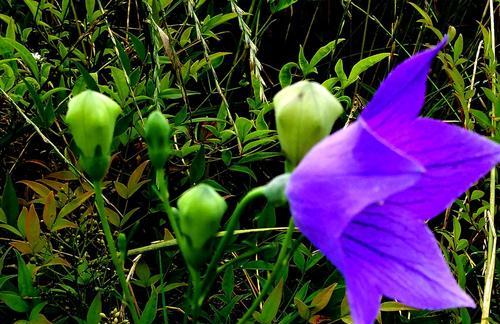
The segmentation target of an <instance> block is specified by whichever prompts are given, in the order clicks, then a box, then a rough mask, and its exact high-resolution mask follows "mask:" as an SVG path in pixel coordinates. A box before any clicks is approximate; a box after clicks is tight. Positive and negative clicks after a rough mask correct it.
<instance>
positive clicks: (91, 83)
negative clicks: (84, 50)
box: [75, 61, 99, 91]
mask: <svg viewBox="0 0 500 324" xmlns="http://www.w3.org/2000/svg"><path fill="white" fill-rule="evenodd" d="M75 65H76V67H77V68H78V71H80V74H81V75H82V77H83V80H84V81H85V84H86V85H87V88H88V89H89V90H94V91H99V87H98V86H97V83H96V81H95V80H94V78H93V77H92V76H91V75H90V73H89V72H88V71H87V70H86V69H85V68H84V67H83V65H81V64H80V63H78V62H76V61H75Z"/></svg>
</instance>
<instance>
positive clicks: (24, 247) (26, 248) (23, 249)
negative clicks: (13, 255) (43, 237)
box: [9, 241, 33, 255]
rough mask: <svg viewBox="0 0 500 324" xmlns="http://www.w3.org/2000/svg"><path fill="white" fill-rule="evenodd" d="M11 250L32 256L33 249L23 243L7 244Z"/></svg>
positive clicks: (26, 243)
mask: <svg viewBox="0 0 500 324" xmlns="http://www.w3.org/2000/svg"><path fill="white" fill-rule="evenodd" d="M9 244H10V245H11V246H12V247H13V248H15V249H16V250H18V251H19V252H21V253H22V254H23V255H24V254H32V253H33V249H32V247H31V245H30V244H29V243H28V242H24V241H12V242H10V243H9Z"/></svg>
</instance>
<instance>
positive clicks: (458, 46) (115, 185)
mask: <svg viewBox="0 0 500 324" xmlns="http://www.w3.org/2000/svg"><path fill="white" fill-rule="evenodd" d="M357 2H358V1H347V2H341V1H339V3H338V4H335V5H334V6H335V8H330V7H329V6H330V5H332V4H331V3H329V2H326V1H323V2H322V1H318V2H309V1H297V0H273V1H269V2H266V1H251V3H244V2H237V1H235V0H230V1H227V2H221V3H219V2H217V1H206V0H199V1H196V2H195V1H192V0H185V1H182V0H143V1H105V0H86V1H68V0H60V1H45V0H23V1H13V0H0V7H1V8H2V12H1V13H0V70H1V72H0V98H1V99H0V106H1V109H0V125H1V129H0V156H1V157H0V159H1V161H0V165H1V166H2V171H3V172H1V173H2V175H1V176H0V180H1V181H0V183H1V184H2V199H1V209H0V240H1V241H0V242H2V243H1V244H0V318H2V319H5V321H7V322H14V321H16V320H18V322H19V323H49V322H54V323H66V322H70V321H75V322H79V323H98V322H100V321H101V322H114V320H115V319H116V321H125V316H124V308H123V305H122V304H121V299H120V297H119V296H118V294H117V290H118V280H117V278H116V275H115V274H114V272H113V271H112V270H111V269H113V267H112V265H111V260H110V257H109V255H107V254H106V253H105V252H104V251H106V248H105V244H104V239H103V234H102V231H101V230H100V224H99V222H98V221H97V217H96V211H95V207H94V206H93V204H92V201H93V195H94V190H93V188H92V186H91V185H90V184H89V183H88V181H87V180H86V179H85V177H84V176H83V175H82V174H81V173H80V172H79V171H78V166H77V159H76V157H75V156H76V154H75V153H76V147H75V145H74V144H73V143H72V142H71V140H70V137H69V136H68V134H67V130H66V127H65V124H64V120H63V116H64V113H65V111H66V106H67V100H68V97H69V96H71V95H72V94H76V93H79V92H80V91H82V90H84V89H93V90H97V91H100V92H102V93H104V94H107V95H108V96H110V97H112V98H113V99H114V100H115V101H117V102H118V103H119V104H120V106H121V107H122V109H123V111H124V113H123V114H122V115H121V116H120V118H119V120H118V122H117V126H116V129H115V141H114V147H115V152H118V153H116V154H115V156H114V157H113V162H112V165H111V169H110V172H109V175H108V179H107V180H108V181H105V182H104V183H103V187H104V188H103V189H104V193H105V197H106V206H107V207H106V214H107V217H108V220H109V222H110V223H111V224H112V226H113V230H115V234H117V233H125V234H126V236H127V238H128V242H127V243H128V248H129V258H128V259H127V260H126V264H125V267H126V268H127V269H128V270H129V271H128V272H129V276H130V282H131V285H132V287H133V290H134V295H135V298H136V302H137V304H138V305H140V309H142V310H143V313H142V316H141V323H152V322H153V321H155V320H156V321H161V320H162V318H163V317H162V313H164V312H168V317H169V319H170V321H173V322H179V321H181V319H182V318H183V313H184V309H185V308H186V307H187V306H186V305H185V304H184V300H183V298H182V296H183V294H185V293H186V290H187V288H186V287H188V284H187V281H188V276H187V270H186V268H185V266H184V265H183V262H182V259H181V257H180V255H179V252H178V250H177V248H176V246H175V244H174V243H172V244H170V245H169V247H167V248H165V249H162V250H157V251H155V252H145V253H144V254H141V255H137V253H136V252H135V251H134V249H136V248H138V247H141V246H143V245H147V244H149V243H151V242H152V241H155V240H166V241H167V242H171V240H172V239H173V236H172V234H171V231H170V228H169V225H168V223H167V222H166V221H165V217H164V214H163V212H161V207H160V206H159V201H158V200H157V199H156V198H155V194H154V192H153V190H152V189H151V182H150V180H149V179H150V178H151V174H150V173H151V172H150V171H151V170H150V167H149V164H148V161H147V160H146V159H147V156H146V150H145V145H144V142H143V140H142V136H143V135H144V129H143V120H144V118H145V117H146V116H147V115H148V114H149V113H150V112H151V111H153V110H155V109H157V108H159V109H161V110H162V112H163V113H165V114H166V115H167V116H168V117H169V121H170V123H171V125H172V127H173V129H174V134H173V139H174V149H175V150H174V157H173V158H172V159H171V160H170V161H169V165H168V169H167V174H168V177H169V178H170V181H169V183H170V186H171V188H170V191H171V195H172V198H173V199H175V198H176V197H177V196H178V195H179V194H180V193H181V192H183V191H184V190H185V189H187V188H189V187H190V186H191V185H192V184H195V183H199V182H206V183H208V184H210V185H211V186H213V187H214V188H216V189H217V190H218V191H220V192H221V193H223V194H224V195H225V196H226V199H227V201H228V203H229V205H230V206H234V203H235V202H236V201H237V199H234V198H233V197H240V196H241V195H243V194H245V193H246V192H248V191H249V189H250V188H251V187H253V186H255V185H257V184H263V183H266V182H268V180H269V179H271V178H273V177H274V176H275V175H278V174H280V173H282V170H283V157H282V155H281V153H280V149H279V146H278V142H277V137H276V132H275V129H274V123H273V114H272V105H271V104H270V103H269V98H271V97H272V95H273V94H274V93H275V92H276V91H277V90H278V89H279V88H280V87H285V86H287V85H289V84H291V83H293V82H296V81H299V80H301V79H315V80H316V81H318V82H321V83H322V84H323V85H324V86H325V87H326V88H327V89H328V90H329V91H331V92H332V93H334V94H335V95H336V96H337V97H338V98H339V99H340V101H341V102H342V104H343V106H344V109H345V111H346V115H345V116H344V117H342V118H341V119H342V120H341V121H340V122H339V124H338V125H337V126H336V127H339V128H340V127H342V126H343V124H346V123H349V122H350V121H352V120H353V119H354V118H355V117H356V116H357V114H358V113H359V111H360V110H361V109H362V106H363V105H364V103H365V102H366V101H367V99H368V98H369V97H370V96H371V94H372V93H373V89H374V88H375V87H376V86H377V85H378V82H379V80H380V79H381V78H382V77H383V76H384V75H385V74H386V72H387V71H389V70H390V68H391V67H393V66H394V63H395V62H396V61H398V60H399V59H398V58H397V56H398V55H399V56H401V57H406V56H408V55H409V54H410V53H411V52H413V51H416V50H418V49H420V48H422V47H423V44H425V43H427V42H429V43H435V42H436V41H437V40H438V39H439V38H441V37H442V34H441V32H440V28H442V26H443V24H445V23H446V25H447V24H456V25H465V24H464V22H463V19H464V17H467V16H470V17H469V18H468V20H467V23H468V24H469V25H471V26H472V25H473V26H477V28H470V30H459V31H457V30H456V29H455V28H454V27H450V28H449V29H448V34H449V38H450V40H451V41H450V45H449V46H448V47H447V49H446V50H445V52H444V53H443V54H440V56H439V59H440V63H439V65H437V69H436V71H440V69H441V68H442V69H443V70H444V71H445V73H439V76H440V77H436V78H434V77H433V80H438V81H434V82H430V84H429V90H430V91H429V96H428V98H427V102H428V105H427V110H426V114H427V115H429V116H434V117H436V118H439V119H443V120H445V119H446V120H453V121H454V122H458V123H460V124H462V125H463V126H464V127H466V128H468V129H471V130H475V131H477V132H481V133H483V134H485V135H490V134H491V135H495V134H496V135H495V136H497V138H498V136H500V135H499V134H500V132H499V131H498V125H499V124H500V123H498V122H497V119H498V116H500V97H499V93H500V83H499V81H498V80H499V78H498V77H497V76H496V71H497V65H496V61H495V59H494V51H493V50H492V44H491V39H492V37H491V33H492V32H493V31H492V30H491V28H490V27H488V25H487V24H486V22H487V19H488V17H487V16H481V14H482V13H483V7H482V6H481V8H476V6H478V5H477V4H476V3H475V2H474V1H472V0H470V1H466V0H454V1H450V2H453V4H447V5H446V6H449V7H450V8H451V7H453V8H455V9H456V12H453V13H449V12H447V11H446V10H444V9H443V8H438V7H434V6H433V3H432V2H429V1H419V2H416V3H411V2H410V3H408V2H406V1H394V8H388V7H392V5H391V6H387V5H385V4H384V3H383V2H381V3H380V4H378V5H374V7H373V8H371V9H368V8H363V7H362V5H360V4H358V3H357ZM487 2H488V1H486V2H485V4H487ZM497 6H498V5H497ZM368 7H369V6H368ZM476 9H477V12H478V13H476V12H475V11H476ZM367 10H368V12H367ZM370 10H371V11H370ZM484 12H486V11H484ZM333 13H335V14H333ZM330 16H334V17H330ZM124 17H126V19H124ZM330 18H331V20H332V21H334V23H330ZM326 20H328V22H325V21H326ZM304 21H305V22H306V24H308V28H304ZM477 21H480V23H477ZM346 25H350V26H351V32H349V31H348V30H347V29H348V28H345V26H346ZM363 25H364V26H365V28H364V31H363V30H361V29H360V30H358V27H360V26H363ZM457 28H458V27H457ZM335 29H336V30H337V34H334V33H333V32H331V31H332V30H335ZM461 33H463V34H461ZM290 35H293V37H292V38H293V39H290ZM367 39H370V42H367V41H366V40H367ZM424 40H425V41H424ZM368 43H371V45H370V48H368V45H367V44H368ZM306 44H309V45H306ZM408 44H413V45H411V46H410V45H408ZM437 75H438V74H437V73H436V74H435V76H437ZM4 107H6V108H4ZM5 174H10V175H7V176H5V177H4V175H5ZM488 185H489V184H488V183H487V181H485V182H482V183H480V184H478V185H477V187H476V188H474V189H473V190H471V191H470V192H468V193H467V194H466V195H465V197H464V198H463V199H460V200H458V201H457V202H456V203H455V204H454V205H453V206H452V207H451V208H449V209H448V210H447V212H446V214H445V215H444V217H442V218H438V219H437V220H436V223H435V224H433V225H434V226H435V228H436V231H435V232H436V235H437V236H438V238H439V239H440V240H441V248H442V251H443V253H444V254H445V256H446V258H447V260H448V261H449V264H450V266H451V268H452V270H453V271H454V273H455V274H456V276H457V277H458V281H459V283H460V285H461V286H462V287H464V288H465V289H466V290H467V291H468V292H469V293H470V294H471V295H473V296H475V297H476V300H477V301H478V303H480V302H481V298H482V293H483V288H482V287H483V286H484V272H483V267H484V265H485V263H487V262H488V260H489V258H488V253H490V254H491V253H495V252H496V251H495V250H493V251H489V252H488V248H486V247H485V246H484V245H483V242H484V241H485V240H486V239H488V237H489V235H490V232H491V228H490V226H491V224H488V221H487V217H486V216H485V215H486V214H487V211H488V210H489V209H490V206H491V204H492V203H494V202H491V200H489V197H488V195H487V192H488V191H489V189H488ZM256 207H258V208H260V207H263V209H262V211H260V212H257V208H256V210H254V211H253V212H257V215H256V216H255V217H251V216H250V215H249V216H248V217H246V218H245V219H242V220H241V227H242V228H245V229H246V230H244V231H243V232H244V233H241V234H240V236H238V238H237V239H236V240H234V242H233V243H232V244H231V245H230V247H229V249H228V251H227V253H226V255H225V258H224V260H223V261H224V262H223V263H222V264H220V265H219V268H218V269H217V278H218V281H219V283H218V284H220V286H221V287H222V289H221V290H217V289H214V290H213V291H212V292H211V295H210V296H209V297H208V298H207V299H208V300H209V303H207V304H209V305H207V306H206V307H204V310H203V313H202V315H201V316H202V318H203V321H205V322H212V323H225V322H226V323H232V322H234V321H235V320H236V319H237V318H238V316H240V315H241V314H242V313H243V312H244V311H245V309H246V308H247V307H248V306H249V305H250V303H251V302H252V300H253V299H254V298H255V296H256V295H258V293H259V291H260V289H261V287H262V286H263V285H265V283H266V282H267V280H269V278H268V273H269V271H270V270H271V269H272V267H273V264H274V262H275V260H276V257H277V254H278V250H279V246H280V243H281V242H282V240H283V235H282V227H280V226H281V225H283V224H285V223H286V219H287V218H288V217H289V214H288V213H287V211H286V210H284V209H283V210H281V209H278V210H274V208H272V207H271V206H268V205H266V206H256ZM230 208H232V207H230ZM493 231H494V228H493ZM293 246H294V247H295V250H294V252H293V254H292V255H290V260H289V262H288V263H287V266H286V267H284V268H283V270H282V273H280V274H279V280H278V281H277V282H276V283H275V284H274V289H273V290H272V291H271V292H270V294H269V295H268V296H266V298H265V300H264V302H263V303H262V306H261V308H260V309H259V310H258V311H256V312H255V313H254V316H253V318H254V320H255V321H256V322H258V323H273V322H280V323H296V322H300V321H304V322H310V323H318V322H321V321H330V320H335V319H340V320H341V321H343V322H345V323H350V321H351V320H350V317H349V310H348V306H347V301H346V298H345V288H344V283H343V280H342V277H341V275H340V274H339V273H338V272H337V271H335V268H334V267H332V266H331V265H330V264H329V263H328V261H327V260H325V259H324V258H323V257H322V255H321V254H320V253H319V252H318V251H315V250H314V248H313V247H312V246H311V245H310V244H309V243H308V242H305V241H304V242H301V238H300V236H299V235H296V236H294V245H293ZM415 262H418V260H416V261H415ZM496 271H497V272H496V276H497V277H498V269H497V270H496ZM160 296H161V297H162V298H161V299H162V300H161V304H160V300H159V297H160ZM382 311H383V315H381V316H380V320H382V318H383V319H385V320H387V321H393V322H394V321H402V322H409V321H412V320H423V321H425V320H427V321H444V322H450V321H454V322H459V321H461V322H463V323H471V322H472V321H476V320H478V319H479V318H480V316H481V314H480V311H478V310H472V311H470V310H466V309H462V310H459V311H458V310H457V311H455V310H454V311H447V312H426V311H417V310H412V309H410V308H408V307H406V306H404V305H401V304H398V303H396V302H384V303H383V305H382ZM498 314H499V310H498V305H494V304H492V317H493V319H494V318H495V316H498Z"/></svg>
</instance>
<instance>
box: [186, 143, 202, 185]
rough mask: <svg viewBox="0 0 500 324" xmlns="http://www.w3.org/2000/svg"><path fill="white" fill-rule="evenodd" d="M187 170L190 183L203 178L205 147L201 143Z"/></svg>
mask: <svg viewBox="0 0 500 324" xmlns="http://www.w3.org/2000/svg"><path fill="white" fill-rule="evenodd" d="M189 170H190V175H191V182H192V183H196V182H198V181H200V180H201V179H202V178H203V175H204V174H205V147H204V146H203V145H202V146H200V149H199V150H198V152H197V153H196V155H195V157H194V159H193V161H192V162H191V167H190V168H189Z"/></svg>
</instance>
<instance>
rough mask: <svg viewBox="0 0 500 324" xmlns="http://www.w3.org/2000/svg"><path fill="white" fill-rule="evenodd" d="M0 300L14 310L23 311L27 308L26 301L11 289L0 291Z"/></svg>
mask: <svg viewBox="0 0 500 324" xmlns="http://www.w3.org/2000/svg"><path fill="white" fill-rule="evenodd" d="M0 300H1V301H3V302H4V303H5V304H6V305H7V306H8V307H9V308H10V309H12V310H13V311H14V312H18V313H24V312H27V311H28V310H29V305H28V303H27V302H26V301H25V300H24V299H23V298H22V297H21V296H19V295H18V294H16V293H14V292H11V291H4V292H0Z"/></svg>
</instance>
